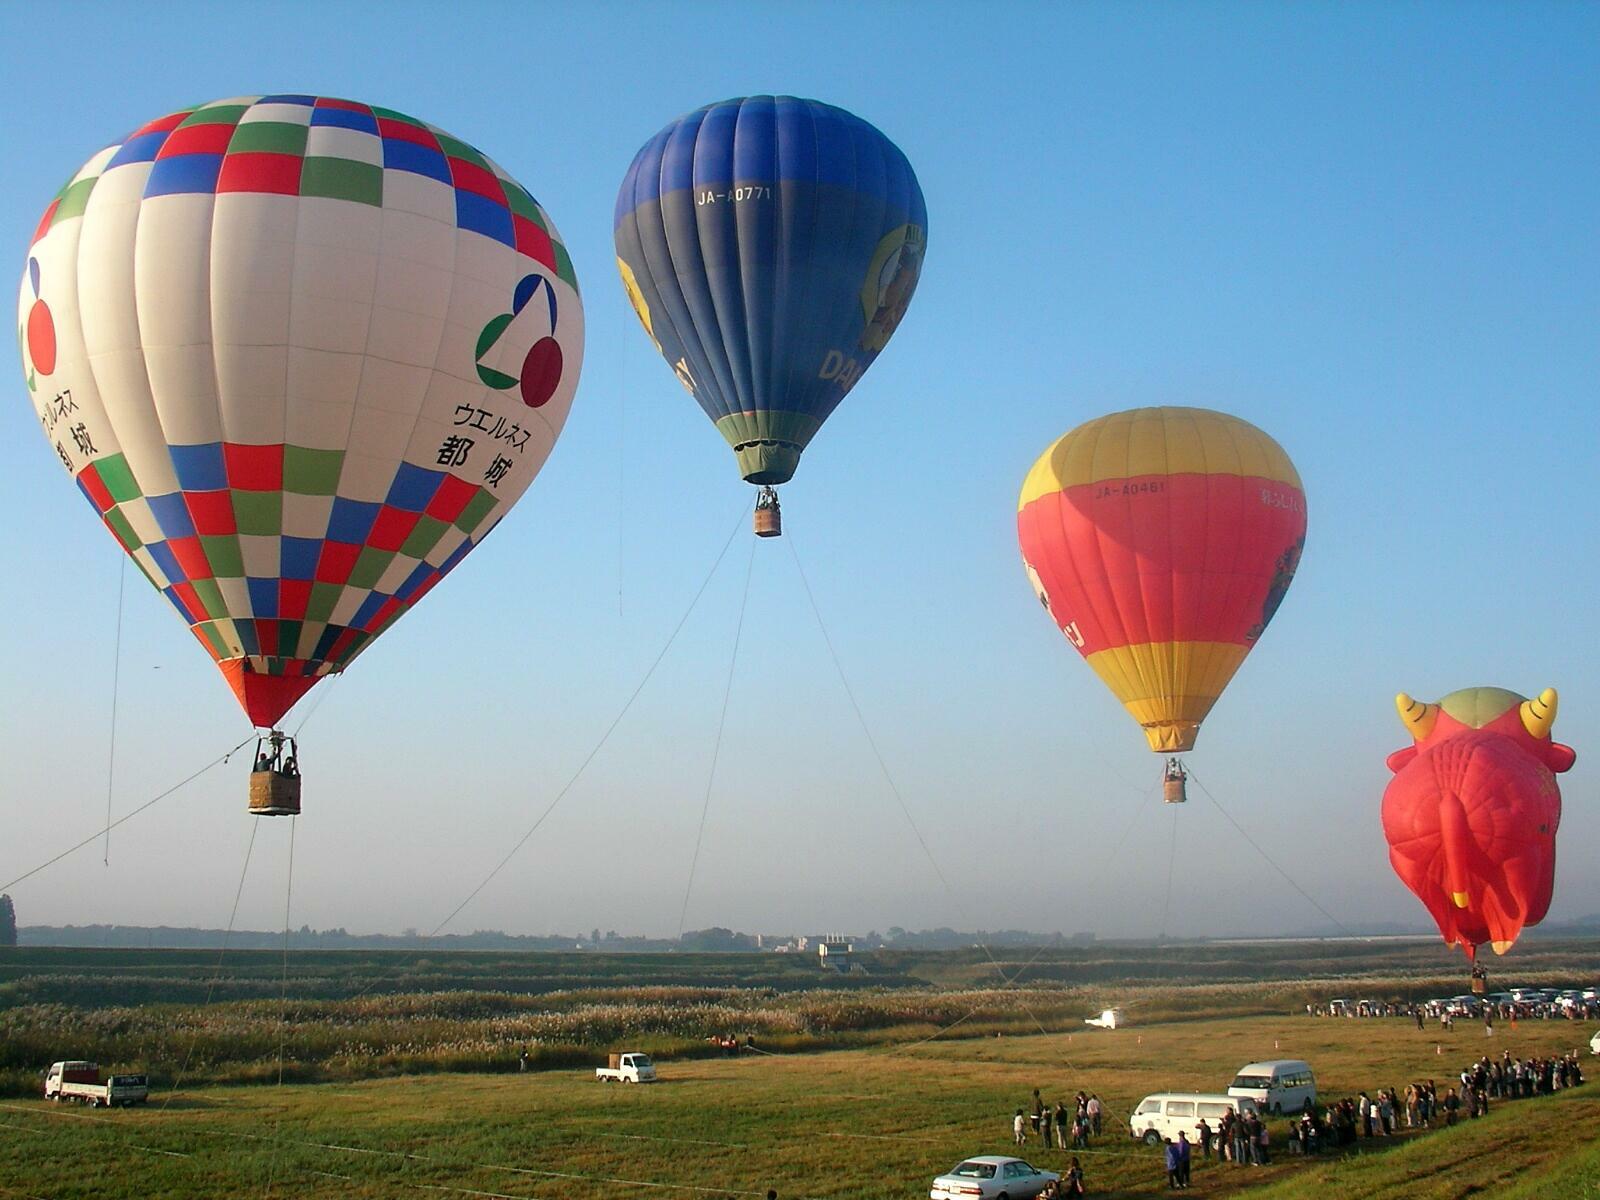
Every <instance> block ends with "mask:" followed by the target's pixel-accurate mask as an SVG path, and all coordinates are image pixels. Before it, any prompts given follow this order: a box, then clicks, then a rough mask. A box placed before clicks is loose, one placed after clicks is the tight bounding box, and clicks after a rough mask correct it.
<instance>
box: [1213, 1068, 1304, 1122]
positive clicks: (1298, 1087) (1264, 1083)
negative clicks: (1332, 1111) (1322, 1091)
mask: <svg viewBox="0 0 1600 1200" xmlns="http://www.w3.org/2000/svg"><path fill="white" fill-rule="evenodd" d="M1228 1095H1230V1096H1235V1097H1238V1098H1240V1099H1246V1098H1248V1099H1250V1100H1254V1101H1255V1104H1256V1108H1258V1109H1259V1110H1260V1111H1262V1112H1268V1113H1297V1112H1299V1111H1300V1110H1301V1109H1302V1108H1303V1107H1305V1103H1306V1101H1307V1100H1309V1101H1311V1103H1313V1104H1315V1103H1316V1102H1317V1079H1316V1076H1315V1075H1313V1074H1312V1073H1311V1064H1310V1063H1308V1062H1302V1061H1301V1060H1300V1059H1298V1058H1280V1059H1274V1060H1273V1061H1271V1062H1256V1063H1246V1064H1245V1065H1244V1066H1242V1067H1240V1068H1239V1074H1238V1075H1236V1076H1235V1077H1234V1080H1233V1083H1232V1084H1230V1085H1229V1087H1228Z"/></svg>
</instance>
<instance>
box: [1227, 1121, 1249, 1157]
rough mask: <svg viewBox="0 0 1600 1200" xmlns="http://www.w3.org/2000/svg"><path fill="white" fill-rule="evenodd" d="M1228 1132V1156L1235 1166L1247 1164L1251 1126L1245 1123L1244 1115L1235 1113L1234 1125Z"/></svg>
mask: <svg viewBox="0 0 1600 1200" xmlns="http://www.w3.org/2000/svg"><path fill="white" fill-rule="evenodd" d="M1228 1133H1229V1137H1228V1157H1229V1159H1230V1160H1231V1161H1232V1162H1233V1165H1234V1166H1236V1167H1242V1166H1244V1164H1245V1155H1246V1154H1247V1153H1248V1151H1247V1150H1246V1149H1245V1147H1246V1144H1247V1143H1248V1141H1249V1136H1250V1127H1249V1126H1248V1125H1246V1124H1245V1121H1244V1118H1243V1117H1241V1116H1240V1115H1239V1114H1238V1113H1234V1114H1233V1125H1232V1127H1231V1128H1230V1129H1229V1131H1228Z"/></svg>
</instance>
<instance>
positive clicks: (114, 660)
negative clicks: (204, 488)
mask: <svg viewBox="0 0 1600 1200" xmlns="http://www.w3.org/2000/svg"><path fill="white" fill-rule="evenodd" d="M127 585H128V556H127V555H126V554H124V555H123V556H122V566H121V567H120V568H119V569H118V571H117V636H116V643H115V646H114V648H113V650H112V652H111V739H110V741H111V745H110V747H109V748H108V749H107V751H106V849H105V856H104V862H105V865H106V866H108V867H109V866H110V865H111V795H112V790H113V787H114V785H115V783H116V779H117V697H118V693H119V692H120V691H121V690H122V689H121V685H122V597H123V593H124V592H125V591H126V589H127Z"/></svg>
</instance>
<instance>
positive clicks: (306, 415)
mask: <svg viewBox="0 0 1600 1200" xmlns="http://www.w3.org/2000/svg"><path fill="white" fill-rule="evenodd" d="M19 320H20V329H19V340H20V341H21V344H22V348H23V367H24V371H25V374H26V377H27V384H28V390H29V392H30V393H31V395H32V398H33V404H34V409H35V411H36V412H37V414H38V417H39V422H40V424H41V426H42V427H43V429H44V433H45V437H46V438H47V439H48V440H49V442H50V445H51V447H52V448H53V449H54V451H55V453H56V455H57V456H58V457H59V458H60V460H61V465H62V466H63V467H64V468H65V469H66V471H67V473H68V474H69V475H71V477H72V478H73V480H74V482H76V483H77V485H78V490H79V491H80V492H82V493H83V495H84V497H85V498H86V499H87V500H88V501H89V503H90V504H91V505H93V507H94V510H95V512H96V513H97V514H98V515H99V517H100V519H101V520H102V521H103V522H104V523H105V525H106V528H107V529H109V530H110V531H111V534H112V536H113V537H115V538H116V540H117V542H118V543H119V544H120V545H121V546H122V548H123V549H124V550H125V551H126V552H127V553H128V554H129V555H130V556H131V557H132V558H133V561H134V562H135V563H136V564H137V565H138V567H139V569H140V570H141V571H142V572H143V573H144V574H145V576H146V577H147V578H148V579H149V580H150V582H151V583H152V584H154V585H155V586H156V587H157V588H158V589H159V590H160V591H161V592H162V594H163V595H165V596H166V597H167V599H168V600H169V601H170V602H171V603H172V606H173V607H174V608H175V609H177V610H178V614H179V615H180V616H181V617H182V618H183V620H184V622H185V623H186V624H188V625H189V627H190V629H191V630H192V631H193V633H194V635H195V637H196V639H198V641H199V642H200V644H201V645H202V646H203V647H204V648H205V650H206V652H207V653H208V654H210V655H211V657H212V658H213V659H214V660H215V661H216V663H217V665H218V666H219V667H220V668H221V670H222V673H223V675H224V677H225V678H226V679H227V681H228V683H229V684H230V685H231V687H232V688H233V691H234V694H235V695H236V696H237V697H238V700H239V703H240V704H241V705H242V706H243V708H244V710H245V712H246V713H247V714H248V716H249V718H250V720H251V722H252V723H253V724H255V725H257V726H259V727H272V726H275V725H276V724H277V723H278V721H279V720H280V719H281V718H282V716H283V714H284V713H285V712H286V711H287V710H288V709H289V708H290V707H291V706H292V705H293V704H294V703H295V702H296V701H297V700H298V699H299V698H300V697H301V696H302V695H304V694H305V692H306V691H307V690H308V689H309V688H311V687H312V686H313V685H314V684H315V683H316V682H317V681H318V680H320V679H322V678H323V677H325V676H326V675H328V674H330V673H334V672H338V671H342V670H344V669H345V668H346V667H347V666H349V665H350V663H351V661H352V660H353V659H354V658H355V657H356V656H357V655H358V654H360V653H361V652H362V651H363V650H365V649H366V648H367V647H368V646H370V645H371V644H372V641H373V639H375V638H376V637H377V636H378V635H379V634H381V633H382V632H383V631H384V630H385V629H387V628H388V627H389V626H390V625H392V624H393V623H394V622H395V621H396V620H397V619H398V618H399V617H400V616H401V614H403V613H404V612H406V611H407V610H408V609H409V608H410V607H411V606H412V605H413V604H415V603H416V602H417V601H418V600H420V599H421V598H422V597H423V596H424V595H426V594H427V593H428V591H429V590H430V589H432V588H433V587H434V586H435V585H436V584H437V583H438V582H439V580H441V579H442V578H444V576H445V575H447V574H449V573H450V571H451V570H452V569H454V567H455V566H456V564H458V563H459V562H460V561H461V560H462V559H463V558H465V557H466V556H467V555H468V554H469V553H470V552H471V551H472V548H473V547H474V546H475V545H477V544H478V543H479V542H481V541H482V540H483V538H484V536H485V535H486V534H487V533H488V532H489V531H490V530H491V529H493V528H494V526H495V524H496V523H497V522H498V521H499V520H500V519H501V517H503V516H504V515H505V513H506V511H507V510H508V509H509V508H510V507H511V506H512V505H513V504H514V503H516V501H517V498H518V497H519V496H521V495H522V493H523V492H524V491H525V490H526V489H527V487H528V485H529V484H530V483H531V482H532V481H533V478H534V476H535V475H536V474H537V473H538V471H539V468H540V467H541V466H542V465H543V463H544V460H545V458H546V456H547V455H548V454H549V453H550V450H551V447H552V446H553V445H554V444H555V440H556V437H557V435H558V434H559V433H560V432H561V427H562V424H563V423H564V422H565V420H566V416H567V411H568V409H569V407H570V406H571V403H572V396H573V391H574V389H575V388H576V386H577V380H578V369H579V364H580V362H581V359H582V356H583V309H582V305H581V302H580V300H579V297H578V290H577V280H576V277H575V276H574V274H573V270H572V262H571V259H570V258H569V257H568V255H567V251H566V249H565V247H564V246H563V245H562V243H561V240H560V237H559V235H558V234H557V233H556V230H555V226H554V225H553V224H552V223H551V221H550V218H549V216H548V215H547V214H546V213H545V211H544V209H542V208H541V207H540V206H539V205H538V203H537V202H536V201H535V200H534V199H533V198H532V197H531V196H530V195H529V194H528V192H527V191H526V190H525V189H524V188H523V187H522V186H521V185H520V184H518V183H517V182H515V181H514V180H513V179H512V178H511V177H510V176H509V175H507V174H506V172H505V171H503V170H502V169H501V168H500V167H498V166H497V165H495V163H494V162H492V161H491V160H490V159H488V158H486V157H485V156H484V155H483V154H481V153H480V152H479V151H477V150H475V149H474V148H473V147H471V146H469V145H467V144H466V143H465V142H461V141H458V140H456V139H455V138H453V137H451V136H450V135H449V134H447V133H445V132H443V131H442V130H439V129H437V128H435V127H434V126H432V125H427V124H425V123H423V122H421V121H418V120H416V119H415V118H412V117H409V116H406V115H405V114H403V113H399V112H395V111H393V110H391V109H386V108H377V107H373V106H370V105H366V104H359V103H356V102H354V101H350V100H337V99H331V98H328V97H319V96H304V95H271V96H246V97H240V98H237V99H229V100H219V101H216V102H214V103H211V104H204V105H201V106H199V107H197V108H186V109H183V110H181V111H179V112H175V113H170V114H168V115H166V116H164V117H161V118H159V119H158V120H154V121H151V122H150V123H149V124H147V125H142V126H140V127H139V128H138V129H136V130H134V131H133V132H132V133H131V134H129V135H128V136H127V137H125V138H123V139H122V140H120V141H118V142H117V143H115V144H113V145H111V146H107V147H106V148H105V149H103V150H101V151H100V152H99V153H98V154H96V155H94V156H93V157H92V158H90V159H89V161H88V162H87V163H85V164H84V165H83V167H82V169H80V170H79V171H77V172H76V173H75V174H74V175H73V176H72V178H71V179H69V180H68V181H67V183H66V185H65V186H64V187H63V188H62V189H61V190H60V191H59V192H58V193H57V194H56V197H55V199H54V200H52V201H51V202H50V205H49V207H48V208H46V210H45V213H44V217H43V219H42V220H41V221H40V222H39V226H38V230H37V232H36V233H35V234H34V236H33V241H32V244H31V246H30V248H29V251H28V259H27V267H26V269H25V271H24V272H23V278H22V289H21V305H20V318H19ZM267 749H269V750H270V752H271V753H270V754H264V755H263V756H262V757H263V759H264V761H267V762H268V763H269V764H271V763H277V764H278V765H279V766H280V767H281V766H282V765H283V764H282V760H281V758H280V755H281V751H282V745H281V735H279V736H278V737H277V738H276V739H275V740H274V741H273V742H272V744H271V745H270V747H268V748H267ZM290 752H291V757H292V747H291V751H290ZM277 773H278V774H287V772H285V771H282V770H279V771H278V772H277ZM296 807H297V805H296ZM272 808H273V804H272V803H271V802H269V801H268V799H266V798H265V797H264V798H263V801H262V803H261V805H260V806H259V807H258V811H270V810H271V809H272Z"/></svg>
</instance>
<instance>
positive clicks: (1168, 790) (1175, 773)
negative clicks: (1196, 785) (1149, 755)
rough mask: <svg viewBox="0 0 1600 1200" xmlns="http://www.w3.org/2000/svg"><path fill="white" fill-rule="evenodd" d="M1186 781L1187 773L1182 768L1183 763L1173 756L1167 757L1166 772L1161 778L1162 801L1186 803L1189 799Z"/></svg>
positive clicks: (1187, 780) (1187, 779)
mask: <svg viewBox="0 0 1600 1200" xmlns="http://www.w3.org/2000/svg"><path fill="white" fill-rule="evenodd" d="M1188 782H1189V773H1188V772H1187V771H1185V770H1184V769H1183V764H1182V763H1181V762H1179V761H1178V760H1177V759H1175V758H1169V759H1167V772H1166V774H1165V775H1163V776H1162V778H1161V801H1162V803H1163V804H1184V803H1187V802H1188V799H1189V792H1188V789H1187V784H1188Z"/></svg>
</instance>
